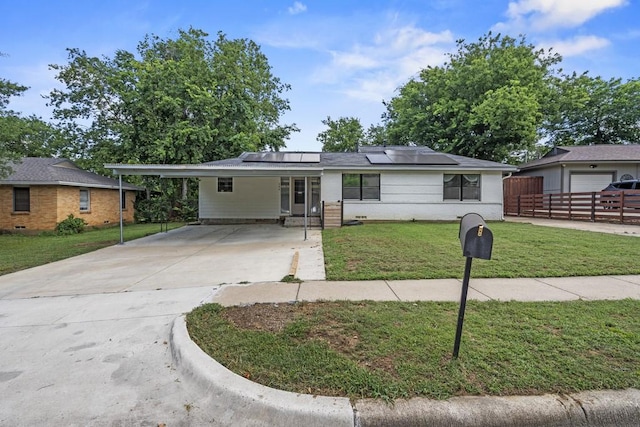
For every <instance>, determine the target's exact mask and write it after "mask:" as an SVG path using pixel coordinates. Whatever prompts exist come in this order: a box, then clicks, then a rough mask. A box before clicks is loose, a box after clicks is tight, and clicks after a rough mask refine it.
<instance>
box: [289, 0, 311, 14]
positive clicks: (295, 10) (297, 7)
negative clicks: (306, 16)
mask: <svg viewBox="0 0 640 427" xmlns="http://www.w3.org/2000/svg"><path fill="white" fill-rule="evenodd" d="M288 10H289V14H290V15H297V14H299V13H302V12H306V10H307V6H306V5H304V4H302V3H301V2H299V1H296V2H294V3H293V6H290V7H289V9H288Z"/></svg>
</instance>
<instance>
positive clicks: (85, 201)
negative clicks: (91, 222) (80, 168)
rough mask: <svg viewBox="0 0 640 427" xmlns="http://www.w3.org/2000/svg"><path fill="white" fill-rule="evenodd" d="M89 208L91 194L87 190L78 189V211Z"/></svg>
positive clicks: (88, 209)
mask: <svg viewBox="0 0 640 427" xmlns="http://www.w3.org/2000/svg"><path fill="white" fill-rule="evenodd" d="M90 210H91V196H90V193H89V190H84V189H83V190H80V211H82V212H88V211H90Z"/></svg>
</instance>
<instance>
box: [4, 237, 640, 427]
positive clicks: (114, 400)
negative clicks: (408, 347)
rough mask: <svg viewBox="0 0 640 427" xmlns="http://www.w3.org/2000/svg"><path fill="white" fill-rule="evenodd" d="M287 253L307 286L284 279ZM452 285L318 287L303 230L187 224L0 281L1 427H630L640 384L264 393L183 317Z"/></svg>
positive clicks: (486, 286) (631, 286)
mask: <svg viewBox="0 0 640 427" xmlns="http://www.w3.org/2000/svg"><path fill="white" fill-rule="evenodd" d="M295 253H298V255H299V256H298V259H299V267H298V273H297V276H298V277H300V278H301V279H304V282H303V283H301V284H297V283H280V282H278V280H280V279H281V278H282V277H284V276H285V275H287V273H288V272H289V269H290V267H291V262H292V259H293V256H294V255H295ZM470 286H471V289H470V292H469V298H471V299H477V300H489V299H496V300H511V299H517V300H525V301H540V300H572V299H578V298H582V299H602V298H606V299H619V298H640V276H606V277H590V278H568V279H558V278H541V279H473V278H472V279H471V283H470ZM460 288H461V283H460V281H459V280H455V279H450V280H424V281H423V280H420V281H370V282H327V281H324V268H323V255H322V245H321V241H320V233H319V231H318V230H310V234H309V239H308V240H307V241H304V240H303V238H302V231H301V230H299V229H298V230H296V229H283V228H281V227H270V226H251V227H247V226H206V227H205V226H196V227H185V228H183V229H179V230H173V231H171V232H169V233H164V234H158V235H154V236H150V237H148V238H144V239H140V240H136V241H134V242H129V243H127V244H125V245H124V246H114V247H110V248H106V249H102V250H99V251H95V252H92V253H90V254H86V255H82V256H79V257H74V258H70V259H68V260H64V261H60V262H56V263H52V264H48V265H45V266H41V267H37V268H33V269H29V270H25V271H21V272H18V273H14V274H9V275H5V276H0V355H2V356H1V357H0V394H1V395H2V399H0V425H2V426H4V425H11V426H32V425H51V426H62V425H65V426H67V425H78V426H79V425H90V426H129V425H132V426H139V425H148V426H157V425H161V424H166V425H167V426H183V425H184V426H186V425H192V426H202V425H214V426H231V425H233V426H236V425H238V426H243V425H251V426H258V425H264V426H269V425H283V426H287V425H291V426H293V425H296V426H297V425H305V426H307V427H310V426H315V425H317V426H324V425H345V426H350V427H352V426H354V425H355V424H356V423H357V425H359V426H373V425H408V423H409V424H410V423H412V422H414V423H418V424H420V423H422V424H425V423H427V421H429V422H433V424H432V425H466V426H472V425H478V424H474V422H479V421H478V420H482V419H483V418H482V416H489V417H490V419H491V420H493V421H491V424H485V425H493V426H502V425H504V426H507V425H514V423H515V424H518V423H519V424H520V425H540V424H539V423H538V424H535V423H534V421H535V420H538V421H539V420H540V419H539V418H535V419H533V418H531V416H532V415H531V414H538V415H540V414H546V416H549V417H551V418H548V419H547V421H549V422H546V425H550V424H553V425H557V426H564V425H567V426H569V425H572V426H574V425H598V426H606V425H611V426H614V425H616V426H625V425H636V421H637V419H640V392H638V391H637V390H629V391H620V392H604V393H595V394H590V393H586V394H580V395H576V396H564V397H559V396H547V397H533V398H484V399H483V398H469V399H464V398H461V399H452V400H449V401H445V402H436V401H426V400H420V401H410V402H402V401H400V402H397V404H396V406H395V407H394V408H399V410H401V411H400V412H398V411H397V410H393V409H392V408H391V407H388V406H386V405H380V402H375V401H359V402H357V403H356V404H355V405H352V404H351V402H349V400H348V399H339V398H320V397H317V396H303V395H296V394H292V393H286V392H282V391H279V390H273V389H269V388H267V387H263V386H260V385H258V384H255V383H252V382H250V381H248V380H246V379H244V378H242V377H239V376H237V375H234V374H232V373H230V372H229V371H227V370H226V369H225V368H223V367H221V366H220V365H219V364H217V363H216V362H215V361H214V360H212V359H211V358H209V357H208V356H206V355H204V353H202V351H201V350H200V349H199V348H198V347H197V346H196V345H195V344H194V343H193V342H192V341H191V340H190V339H189V337H188V334H186V328H185V327H184V320H183V318H182V317H181V314H183V313H185V312H188V311H190V310H191V309H192V308H194V307H196V306H198V305H200V304H202V303H204V302H209V301H217V302H219V303H221V304H225V305H232V304H247V303H253V302H279V303H280V302H289V301H313V300H321V299H347V300H361V299H369V300H399V301H415V300H440V301H445V300H446V301H457V300H458V299H459V295H460ZM523 399H524V400H523ZM536 411H537V412H536ZM429 414H431V415H429ZM443 414H444V415H443ZM518 414H519V415H518ZM445 415H446V416H445ZM438 417H440V418H438ZM447 417H448V418H447ZM518 417H520V418H518ZM611 417H613V418H611ZM587 418H588V420H589V421H586V420H587ZM532 419H533V421H532ZM558 420H561V421H558ZM603 420H604V421H603ZM607 420H608V421H607ZM629 420H632V423H631V422H628V421H629ZM551 421H553V423H552V422H551ZM570 422H571V423H570Z"/></svg>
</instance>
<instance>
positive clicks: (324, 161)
mask: <svg viewBox="0 0 640 427" xmlns="http://www.w3.org/2000/svg"><path fill="white" fill-rule="evenodd" d="M385 149H387V150H388V149H392V150H412V151H415V152H417V153H421V154H430V155H432V154H434V153H437V152H435V151H433V150H432V149H430V148H427V147H361V152H359V153H353V152H347V153H324V152H322V153H319V154H320V162H318V163H287V162H255V161H244V160H245V158H246V157H247V156H249V155H251V154H254V153H243V154H241V155H240V156H238V157H235V158H232V159H224V160H217V161H213V162H207V163H204V164H205V165H211V166H227V167H238V168H240V167H246V168H251V167H254V166H256V165H260V166H263V167H269V168H273V169H280V168H281V169H286V168H292V167H293V168H295V167H298V168H328V169H339V168H362V169H365V168H372V169H380V168H384V169H389V168H391V169H407V168H416V167H418V168H430V169H433V168H438V169H443V168H446V169H452V168H453V169H499V170H506V171H511V170H513V171H515V170H516V168H515V166H511V165H505V164H502V163H497V162H491V161H487V160H480V159H473V158H470V157H464V156H456V155H453V154H443V153H441V155H443V156H446V157H449V158H450V159H452V160H454V161H455V162H457V163H458V164H457V165H454V166H452V165H441V164H440V165H438V164H433V165H406V164H402V165H401V164H396V165H393V164H372V163H371V162H370V161H369V159H368V158H367V154H371V153H381V152H383V151H384V150H385Z"/></svg>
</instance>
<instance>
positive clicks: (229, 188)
mask: <svg viewBox="0 0 640 427" xmlns="http://www.w3.org/2000/svg"><path fill="white" fill-rule="evenodd" d="M232 192H233V178H218V193H232Z"/></svg>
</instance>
